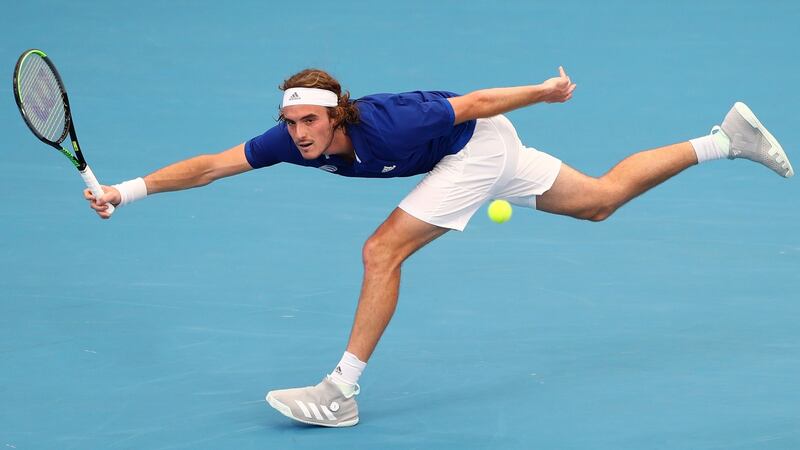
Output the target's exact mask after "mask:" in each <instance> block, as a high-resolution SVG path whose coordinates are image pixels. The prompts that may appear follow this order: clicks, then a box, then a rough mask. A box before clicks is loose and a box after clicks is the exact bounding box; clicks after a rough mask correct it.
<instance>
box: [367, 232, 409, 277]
mask: <svg viewBox="0 0 800 450" xmlns="http://www.w3.org/2000/svg"><path fill="white" fill-rule="evenodd" d="M361 259H362V261H363V263H364V268H365V269H367V270H373V269H391V268H393V267H396V266H399V265H400V264H401V263H402V262H403V259H404V258H403V256H402V255H401V253H400V251H399V248H398V246H397V245H395V244H393V242H392V240H391V239H388V238H387V237H385V236H384V235H383V234H382V233H376V234H373V235H372V236H370V238H369V239H367V242H365V243H364V248H363V249H362V251H361Z"/></svg>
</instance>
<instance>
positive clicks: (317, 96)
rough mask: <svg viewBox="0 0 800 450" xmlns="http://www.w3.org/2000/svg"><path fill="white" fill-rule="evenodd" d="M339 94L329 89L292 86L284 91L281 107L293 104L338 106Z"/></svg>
mask: <svg viewBox="0 0 800 450" xmlns="http://www.w3.org/2000/svg"><path fill="white" fill-rule="evenodd" d="M338 104H339V96H338V95H336V93H334V92H331V91H329V90H327V89H316V88H302V87H301V88H290V89H287V90H286V92H284V93H283V103H282V104H281V108H283V107H286V106H293V105H317V106H328V107H330V106H337V105H338Z"/></svg>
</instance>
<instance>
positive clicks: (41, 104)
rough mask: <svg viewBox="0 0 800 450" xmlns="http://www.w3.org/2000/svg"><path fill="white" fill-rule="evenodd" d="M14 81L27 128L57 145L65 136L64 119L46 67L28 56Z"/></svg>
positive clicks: (56, 87) (61, 102)
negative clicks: (34, 130) (29, 127)
mask: <svg viewBox="0 0 800 450" xmlns="http://www.w3.org/2000/svg"><path fill="white" fill-rule="evenodd" d="M18 80H19V94H20V98H21V101H22V106H23V111H24V113H25V116H26V117H27V118H28V120H29V121H30V123H31V125H32V126H33V127H34V128H35V129H36V131H37V132H38V133H39V134H41V135H42V137H44V138H45V139H47V140H49V141H51V142H56V143H58V142H61V141H62V140H63V139H64V137H65V136H66V133H67V120H66V116H67V115H66V111H65V109H64V99H63V97H62V94H61V87H60V85H59V83H58V80H57V79H56V76H55V74H54V73H53V71H52V70H51V69H50V66H48V65H47V63H46V62H45V61H44V59H42V58H41V57H40V56H39V55H36V54H31V55H28V57H27V58H25V61H24V62H23V64H22V66H21V67H20V71H19V78H18Z"/></svg>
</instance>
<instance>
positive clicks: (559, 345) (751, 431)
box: [0, 0, 800, 450]
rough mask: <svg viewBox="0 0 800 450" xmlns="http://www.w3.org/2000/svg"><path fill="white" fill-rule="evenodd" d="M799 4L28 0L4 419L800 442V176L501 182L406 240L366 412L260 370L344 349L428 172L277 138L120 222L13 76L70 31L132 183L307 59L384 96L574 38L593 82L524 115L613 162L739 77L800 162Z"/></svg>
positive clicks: (462, 437)
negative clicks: (334, 158) (604, 203)
mask: <svg viewBox="0 0 800 450" xmlns="http://www.w3.org/2000/svg"><path fill="white" fill-rule="evenodd" d="M799 19H800V4H798V3H796V2H790V1H770V2H762V3H753V2H745V1H739V0H731V1H711V2H692V1H686V0H680V1H673V2H655V1H644V2H629V1H620V0H615V1H609V2H598V3H596V2H571V3H539V2H529V1H507V2H471V3H470V2H456V1H441V2H424V1H417V0H414V1H407V2H364V1H345V2H338V3H337V2H321V1H316V0H314V1H311V2H304V3H298V4H293V3H286V2H263V1H254V0H247V1H237V2H210V1H185V0H178V1H172V2H157V1H153V0H144V1H140V2H133V3H124V2H114V1H112V2H100V1H77V2H66V1H45V0H30V1H27V2H14V3H13V4H11V3H9V4H8V5H6V6H5V7H4V14H3V15H2V16H1V17H0V24H2V26H1V27H0V29H2V35H3V39H1V40H0V63H1V64H0V66H2V67H4V69H2V70H5V73H6V75H7V79H6V82H5V83H0V98H2V101H0V120H2V123H4V126H3V128H2V129H3V137H4V142H3V144H2V160H3V165H4V168H5V175H4V176H3V177H0V197H2V201H3V205H4V208H3V209H2V212H0V216H1V217H2V221H0V231H1V232H2V239H0V263H1V264H2V270H1V271H0V405H2V407H0V449H9V448H11V449H20V450H22V449H62V450H66V449H212V448H213V449H251V448H252V449H311V448H364V449H370V448H382V449H429V448H430V449H445V448H493V449H494V448H504V449H506V448H513V449H517V448H519V449H533V448H537V449H538V448H541V449H582V450H583V449H614V450H621V449H631V450H633V449H636V450H640V449H726V450H730V449H736V450H740V449H753V450H756V449H758V450H765V449H796V448H800V407H798V405H800V390H798V388H797V380H798V377H800V328H798V322H800V295H799V294H798V292H797V285H798V283H800V233H798V231H797V230H798V225H797V224H798V222H800V184H798V181H797V180H796V179H789V180H784V179H782V178H780V177H778V176H775V175H774V174H772V173H771V172H769V171H768V170H767V169H765V168H764V167H760V166H758V165H756V164H750V163H746V162H742V161H733V162H713V163H709V164H704V165H702V166H699V167H694V168H691V169H689V170H688V171H686V172H685V173H683V174H681V175H679V176H678V177H677V178H675V179H674V180H670V181H669V182H667V183H666V184H664V185H662V186H659V187H658V188H656V189H655V190H653V191H651V192H649V193H647V194H646V195H645V196H644V197H643V198H640V199H637V200H635V201H633V202H632V203H630V204H629V205H627V206H625V207H624V208H622V209H621V210H620V211H619V212H618V213H617V214H616V215H615V216H613V217H612V218H611V219H610V220H608V221H605V222H601V223H591V222H581V221H577V220H575V219H570V218H565V217H561V216H554V215H547V214H544V213H539V212H535V211H531V210H526V209H523V208H516V209H515V210H514V217H513V219H512V220H511V221H510V222H508V223H505V224H502V225H498V224H495V223H493V222H491V221H490V220H489V219H488V218H487V217H486V214H485V209H484V210H481V211H480V212H479V213H478V214H476V216H475V217H474V218H473V220H472V222H471V223H470V225H469V226H468V227H467V229H466V231H465V232H463V233H458V232H450V233H447V234H446V235H445V236H443V237H442V238H440V239H439V240H437V241H435V242H433V243H432V244H431V245H430V246H428V247H426V248H424V249H422V250H421V251H420V252H419V253H417V254H415V255H414V256H413V257H412V258H411V259H410V260H409V261H408V262H407V263H406V264H405V265H404V269H403V270H404V271H403V281H402V284H401V294H400V301H399V305H398V310H397V313H396V314H395V316H394V318H393V320H392V323H391V325H390V326H389V328H388V330H387V331H386V333H385V335H384V337H383V339H382V340H381V343H380V345H379V346H378V348H377V351H376V352H375V354H374V356H373V357H372V359H370V361H369V366H368V367H367V369H366V371H365V372H364V376H363V377H362V378H361V381H360V383H361V388H362V393H361V395H360V396H359V397H358V401H359V409H360V416H361V423H360V424H359V425H358V426H356V427H353V428H347V429H325V428H315V427H311V426H305V425H302V424H297V423H294V422H291V421H290V420H289V419H287V418H285V417H283V416H282V415H280V414H278V413H277V412H276V411H275V410H273V409H272V408H269V407H268V406H267V405H266V403H265V402H264V394H265V393H266V392H267V391H269V390H272V389H280V388H287V387H295V386H306V385H312V384H316V383H318V382H319V381H320V379H321V377H322V376H323V375H324V374H325V373H327V372H329V371H330V370H331V369H332V368H333V366H334V365H335V364H336V361H337V358H339V356H340V355H341V353H342V351H343V350H344V348H345V344H346V343H347V337H348V333H349V329H350V325H351V323H352V318H353V313H354V311H355V308H356V304H357V300H358V294H359V289H360V285H361V277H362V266H361V246H362V245H363V242H364V241H365V240H366V238H367V237H368V236H369V235H370V234H371V233H372V232H373V230H374V229H375V228H376V227H377V226H378V225H379V224H380V223H381V222H382V221H383V220H384V219H385V218H386V216H387V215H388V214H389V213H390V212H391V211H392V210H393V209H394V207H395V206H396V205H397V203H398V202H399V201H400V200H401V199H402V198H403V197H404V196H405V195H406V193H407V192H408V191H410V190H411V189H412V188H413V186H414V185H415V184H416V183H417V182H418V181H419V177H416V178H398V179H391V180H374V179H349V178H344V177H337V176H332V175H331V174H328V173H325V172H324V171H320V170H307V169H304V168H300V167H296V166H290V165H279V166H276V167H273V168H268V169H263V170H256V171H252V172H250V173H247V174H245V175H242V176H237V177H232V178H229V179H226V180H222V181H219V182H217V183H214V184H212V185H210V186H208V187H204V188H201V189H195V190H190V191H186V192H180V193H170V194H163V195H157V196H153V197H152V198H148V199H146V200H145V201H142V202H139V203H136V204H134V205H130V206H127V207H124V208H122V209H120V210H119V211H118V212H117V213H116V214H115V216H114V218H113V219H112V220H110V221H101V220H99V219H98V218H97V217H96V216H95V214H94V213H93V212H92V211H91V210H90V209H89V208H88V207H87V204H86V201H85V200H84V199H83V197H82V195H81V191H82V189H83V184H82V182H81V179H80V178H79V177H78V175H77V174H76V173H75V170H74V168H72V167H71V166H70V165H69V163H68V162H67V161H66V160H65V159H64V158H63V157H62V156H59V155H58V154H56V152H54V151H53V150H52V149H51V148H48V147H47V146H46V145H44V144H42V143H40V142H38V141H37V140H36V139H35V138H34V137H33V135H31V133H30V132H29V131H28V130H27V128H26V127H25V124H24V123H23V121H22V120H21V118H20V116H19V112H18V110H17V108H16V105H15V104H14V100H13V93H12V86H11V75H12V71H13V68H14V63H15V61H16V58H17V57H18V56H19V54H20V53H21V52H22V51H24V50H25V49H28V48H32V47H37V48H42V49H44V50H45V51H47V52H48V54H49V55H50V57H51V58H52V59H53V61H54V62H55V63H56V64H57V66H58V68H59V70H60V72H61V75H62V77H63V78H64V82H65V84H66V86H67V89H68V90H69V94H70V100H71V103H72V109H73V114H74V116H75V124H76V128H77V132H78V135H79V136H80V138H81V144H82V147H83V150H84V152H85V153H86V156H87V159H89V161H90V162H91V164H92V167H93V169H94V171H95V173H96V174H97V176H98V178H100V180H101V182H104V183H106V184H111V183H117V182H119V181H122V180H126V179H130V178H133V177H137V176H142V175H145V174H147V173H149V172H151V171H152V170H155V169H157V168H159V167H162V166H164V165H166V164H168V163H171V162H174V161H177V160H181V159H184V158H187V157H190V156H193V155H196V154H200V153H211V152H217V151H221V150H223V149H226V148H229V147H231V146H233V145H235V144H238V143H240V142H243V141H245V140H247V139H250V138H252V137H254V136H256V135H259V134H261V133H262V132H264V130H266V129H267V128H269V127H271V126H273V125H274V124H275V119H276V118H277V117H278V106H279V105H280V102H281V92H280V91H279V90H278V89H277V85H278V84H279V83H280V82H281V81H282V80H283V79H284V78H285V77H286V76H288V75H290V74H292V73H294V72H296V71H298V70H300V69H303V68H305V67H320V68H324V69H326V70H328V71H330V72H331V73H332V74H334V75H335V76H336V77H337V78H338V79H339V80H340V81H341V82H342V84H343V86H344V88H345V89H348V90H350V92H351V94H352V95H353V97H354V98H357V97H360V96H363V95H367V94H372V93H376V92H401V91H408V90H415V89H430V90H435V89H441V90H452V91H455V92H461V93H466V92H469V91H472V90H476V89H481V88H487V87H498V86H514V85H523V84H534V83H539V82H541V81H542V80H544V79H546V78H548V77H551V76H555V75H556V73H557V68H558V66H559V65H563V66H564V67H565V68H566V69H567V70H568V71H569V72H570V75H571V77H572V79H573V80H574V81H575V82H576V83H577V84H578V89H577V91H576V92H575V98H574V99H573V100H571V101H570V102H568V103H566V104H563V105H560V104H556V105H535V106H532V107H530V108H526V109H523V110H518V111H515V112H512V113H510V114H509V115H508V116H509V118H510V119H511V120H512V121H513V122H514V124H515V126H516V128H517V131H518V132H519V134H520V137H521V138H522V140H523V142H525V144H526V145H529V146H532V147H536V148H538V149H541V150H543V151H547V152H549V153H552V154H554V155H555V156H557V157H559V158H561V159H563V160H564V162H566V163H568V164H570V165H571V166H573V167H575V168H577V169H579V170H581V171H584V172H586V173H588V174H591V175H601V174H602V173H604V172H605V171H606V170H608V169H609V168H610V167H611V166H612V165H613V164H615V163H616V162H617V161H619V160H620V159H622V158H624V157H625V156H627V155H628V154H630V153H633V152H635V151H639V150H643V149H647V148H653V147H657V146H661V145H665V144H671V143H675V142H679V141H684V140H687V139H689V138H695V137H698V136H701V135H705V134H707V133H708V131H709V129H710V128H711V126H712V125H715V124H718V123H719V122H720V121H721V120H722V118H723V117H724V115H725V113H726V112H727V111H728V109H729V108H730V107H731V105H732V104H733V103H734V102H735V101H737V100H742V101H746V102H747V103H748V104H749V105H750V106H751V107H752V108H753V109H754V111H756V112H757V113H758V114H759V117H760V119H762V120H763V121H764V123H765V124H767V125H768V126H769V127H770V130H771V131H772V132H773V133H774V134H775V135H776V137H778V138H779V139H780V141H781V143H782V144H783V146H784V148H785V149H786V151H787V153H788V154H789V156H790V157H793V158H794V163H795V164H800V149H799V148H798V147H800V132H799V131H798V127H797V112H796V107H797V105H799V104H800V89H798V88H797V86H796V82H795V79H796V73H797V70H798V69H800V65H799V64H798V62H797V49H798V42H800V32H798V28H797V26H796V24H797V22H798V20H799ZM39 21H41V23H37V22H39ZM45 24H47V25H49V26H48V27H44V25H45ZM792 30H794V31H792ZM2 70H0V71H2Z"/></svg>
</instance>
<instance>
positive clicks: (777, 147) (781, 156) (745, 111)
mask: <svg viewBox="0 0 800 450" xmlns="http://www.w3.org/2000/svg"><path fill="white" fill-rule="evenodd" d="M733 107H734V108H735V109H736V112H738V113H739V114H740V115H741V116H742V117H743V118H744V120H746V121H747V123H749V124H750V126H752V127H753V128H755V129H757V130H759V131H761V133H762V134H763V135H764V137H765V138H767V141H768V142H769V144H770V146H771V147H772V148H771V149H770V153H771V155H770V156H772V157H773V158H775V160H776V161H778V164H783V163H781V162H780V161H779V160H783V162H785V163H786V165H788V166H789V167H788V169H789V171H788V172H786V174H785V175H782V176H783V177H784V178H790V177H792V176H794V169H793V168H792V163H791V162H789V157H788V156H786V152H784V151H783V147H781V144H779V143H778V140H777V139H775V137H774V136H773V135H772V133H770V132H769V130H767V127H765V126H764V125H763V124H762V123H761V121H759V120H758V117H756V115H755V113H753V111H752V110H751V109H750V108H748V107H747V105H745V104H744V103H742V102H736V103H735V104H734V105H733ZM773 150H774V153H773V152H772V151H773Z"/></svg>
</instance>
